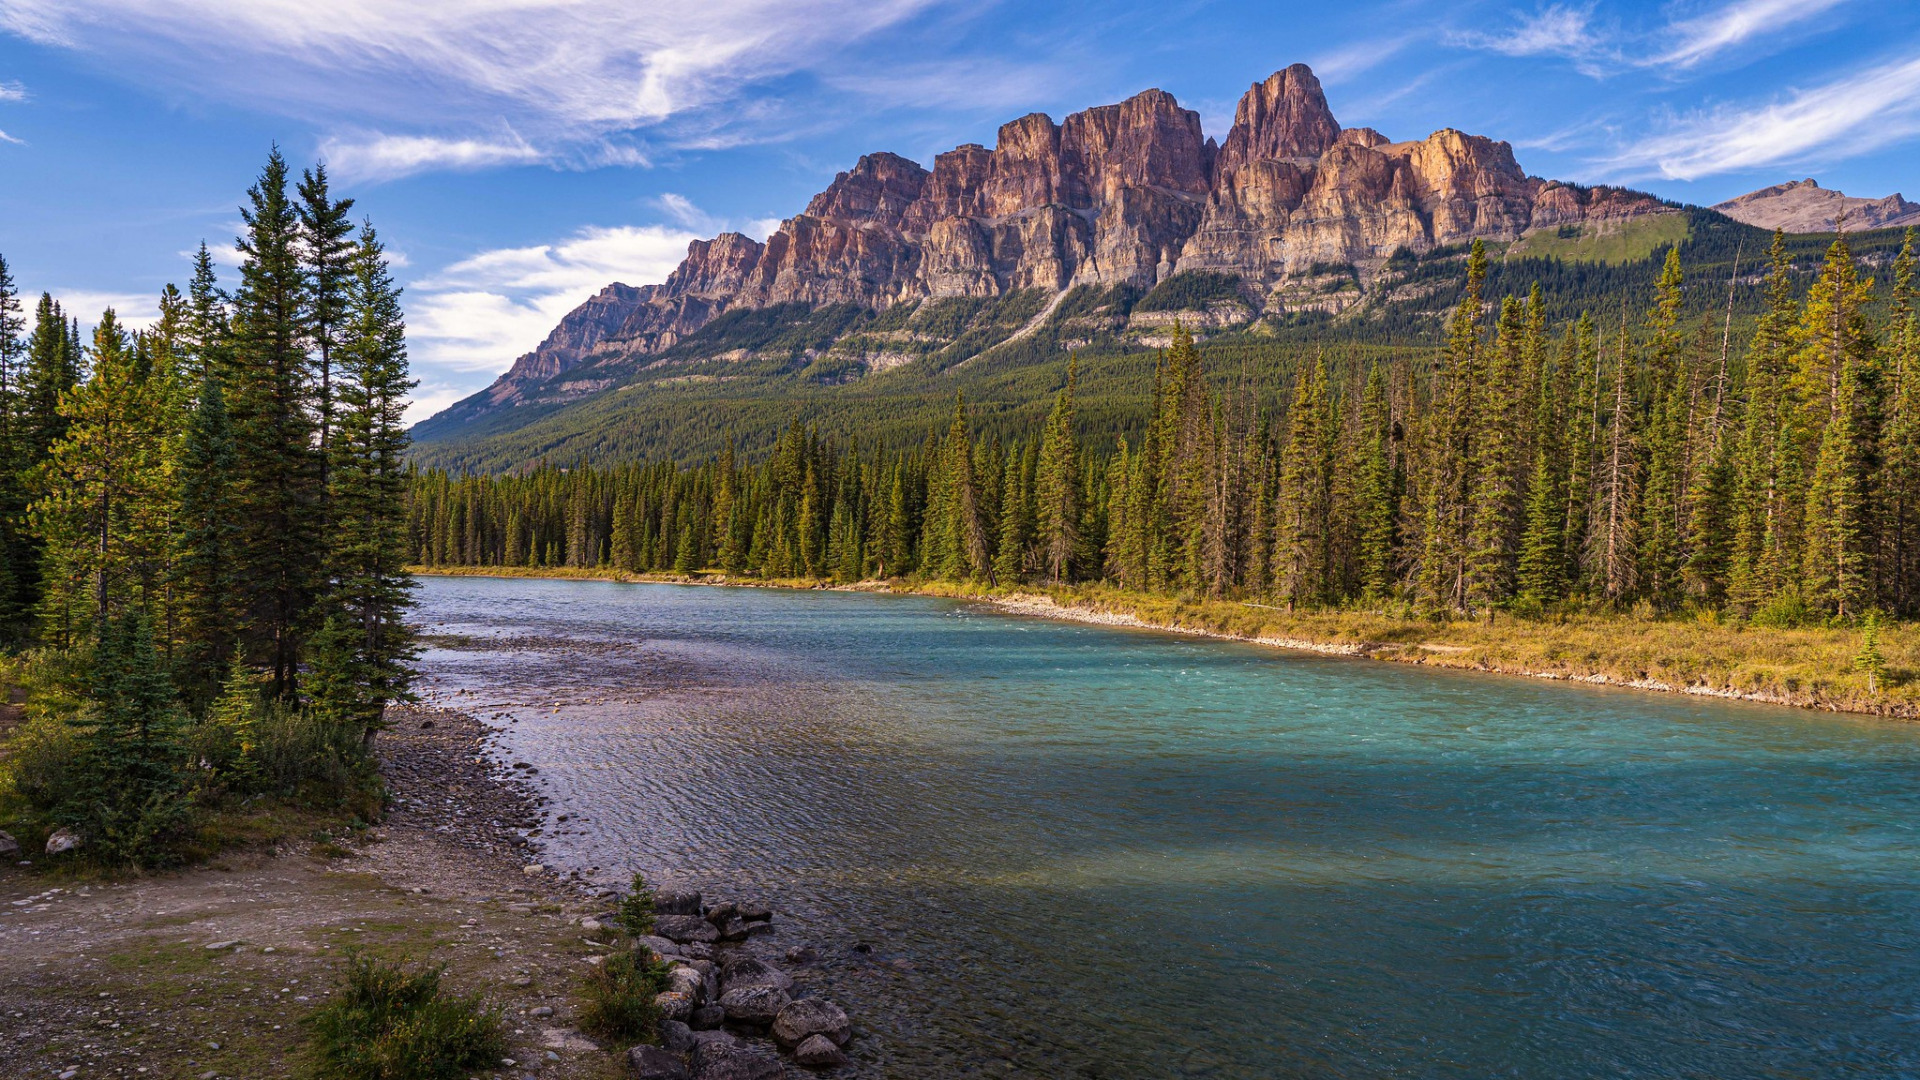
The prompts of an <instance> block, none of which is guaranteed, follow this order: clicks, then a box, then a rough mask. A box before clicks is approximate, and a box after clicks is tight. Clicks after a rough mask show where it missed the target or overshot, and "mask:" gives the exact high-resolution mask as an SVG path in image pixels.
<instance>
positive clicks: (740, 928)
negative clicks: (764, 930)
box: [714, 915, 767, 941]
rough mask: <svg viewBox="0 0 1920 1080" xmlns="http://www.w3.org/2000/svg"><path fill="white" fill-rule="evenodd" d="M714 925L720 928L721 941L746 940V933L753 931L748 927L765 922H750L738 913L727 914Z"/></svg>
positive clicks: (761, 924)
mask: <svg viewBox="0 0 1920 1080" xmlns="http://www.w3.org/2000/svg"><path fill="white" fill-rule="evenodd" d="M714 925H716V926H718V927H719V928H720V940H721V941H745V940H747V935H748V934H750V933H752V932H753V931H752V930H751V929H749V928H750V927H756V926H765V925H767V924H766V923H750V922H747V921H746V920H745V919H742V918H740V917H739V916H738V915H729V916H727V918H726V919H725V920H723V921H721V922H719V923H715V924H714Z"/></svg>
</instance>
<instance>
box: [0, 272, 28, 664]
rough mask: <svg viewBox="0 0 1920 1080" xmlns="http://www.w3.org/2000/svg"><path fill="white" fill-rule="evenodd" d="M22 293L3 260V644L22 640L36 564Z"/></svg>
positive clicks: (0, 415)
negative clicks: (30, 572) (28, 572)
mask: <svg viewBox="0 0 1920 1080" xmlns="http://www.w3.org/2000/svg"><path fill="white" fill-rule="evenodd" d="M20 312H21V308H20V292H19V289H18V287H17V286H15V284H14V281H13V271H12V270H11V269H10V268H9V267H8V266H7V260H6V259H5V258H4V257H0V642H5V641H7V640H8V639H10V638H12V637H13V636H15V634H17V633H18V632H19V631H20V629H21V623H22V621H23V616H24V615H25V610H26V607H27V602H28V597H27V595H26V589H27V584H28V583H26V582H23V581H22V580H21V579H20V574H21V571H22V570H24V569H25V567H26V566H27V565H29V563H30V562H31V561H32V555H31V552H30V551H29V549H28V545H29V540H28V537H27V521H26V511H27V501H28V500H27V487H26V482H25V481H26V477H25V475H24V467H25V461H24V455H23V450H24V446H23V439H24V432H23V431H22V427H23V423H22V422H23V421H24V419H25V416H24V414H23V411H22V404H23V398H22V395H21V387H20V379H21V376H22V375H23V374H24V372H23V370H22V368H23V364H24V360H25V358H26V343H25V341H24V340H23V339H22V338H21V336H20V335H21V332H22V331H24V330H25V329H26V325H27V324H26V320H25V319H23V318H22V317H21V314H20Z"/></svg>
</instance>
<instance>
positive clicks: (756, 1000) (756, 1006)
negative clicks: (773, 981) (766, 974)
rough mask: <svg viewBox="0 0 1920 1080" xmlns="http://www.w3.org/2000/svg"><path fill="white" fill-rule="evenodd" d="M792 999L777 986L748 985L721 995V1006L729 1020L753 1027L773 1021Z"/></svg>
mask: <svg viewBox="0 0 1920 1080" xmlns="http://www.w3.org/2000/svg"><path fill="white" fill-rule="evenodd" d="M791 1001H793V998H791V997H789V996H788V995H787V992H786V991H785V990H782V989H780V988H779V987H777V986H748V987H743V988H741V989H738V990H729V991H727V992H726V993H724V994H721V995H720V1007H721V1008H722V1009H725V1010H726V1012H727V1021H728V1022H729V1023H734V1024H746V1025H749V1026H752V1027H766V1026H767V1025H768V1024H771V1023H773V1019H774V1017H776V1016H779V1015H780V1010H781V1009H784V1008H786V1007H787V1005H788V1003H790V1002H791Z"/></svg>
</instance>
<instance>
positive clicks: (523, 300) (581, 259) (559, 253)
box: [405, 225, 698, 420]
mask: <svg viewBox="0 0 1920 1080" xmlns="http://www.w3.org/2000/svg"><path fill="white" fill-rule="evenodd" d="M697 238H698V234H696V233H693V232H689V231H686V230H684V229H680V228H672V227H668V226H664V225H634V226H623V227H620V228H589V229H583V230H581V231H580V232H578V233H575V234H574V235H573V236H570V237H568V238H567V239H565V240H562V241H559V242H558V243H553V244H536V245H532V246H528V247H517V248H497V249H494V250H491V251H483V252H480V253H478V254H476V255H472V256H469V257H468V258H465V259H462V260H460V261H459V262H456V263H454V264H452V265H451V266H448V267H446V268H445V269H443V270H441V271H439V272H438V273H435V274H432V275H429V276H427V277H424V278H420V279H418V280H416V281H414V282H413V283H412V284H411V285H409V286H408V288H407V293H406V297H405V301H406V309H407V336H408V339H409V342H410V344H411V346H412V354H413V360H414V367H415V369H416V371H417V374H418V377H419V378H420V382H421V392H420V393H419V394H418V395H417V396H416V398H415V401H414V404H413V407H412V409H411V410H410V413H409V415H410V418H411V419H415V420H419V419H424V418H426V417H427V416H430V415H432V414H433V413H434V412H436V411H438V410H439V409H441V408H444V407H445V406H447V405H449V404H451V403H452V402H454V401H456V400H458V399H460V398H462V397H465V396H466V395H468V394H471V393H473V392H474V391H475V390H478V389H479V388H480V387H482V386H484V385H485V384H486V383H487V382H488V381H490V380H491V378H492V376H494V375H495V374H498V373H499V372H500V371H503V370H505V368H506V367H507V365H508V364H510V363H512V362H513V360H514V358H515V357H517V356H519V355H521V354H522V353H525V352H527V351H529V350H531V349H532V348H533V347H534V346H536V345H538V344H540V342H541V341H542V340H543V339H545V338H546V336H547V334H548V333H549V332H551V331H552V330H553V328H554V326H555V325H556V324H557V323H559V321H560V319H561V317H562V316H564V315H565V314H566V313H567V312H569V311H572V310H573V309H574V308H575V307H578V306H579V305H580V303H581V302H582V301H584V300H586V299H587V298H588V297H590V296H592V295H593V294H594V293H596V292H599V291H600V290H601V289H602V288H604V287H605V286H606V285H607V284H608V283H610V282H614V281H619V282H624V283H626V284H630V285H646V284H652V283H656V282H659V281H662V280H665V278H666V276H667V275H668V274H670V273H672V272H673V268H674V267H676V266H678V265H679V264H680V260H681V259H683V258H685V257H686V254H687V244H688V243H689V242H691V241H693V240H695V239H697Z"/></svg>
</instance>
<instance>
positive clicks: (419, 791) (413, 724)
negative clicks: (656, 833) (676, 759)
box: [381, 706, 856, 1080]
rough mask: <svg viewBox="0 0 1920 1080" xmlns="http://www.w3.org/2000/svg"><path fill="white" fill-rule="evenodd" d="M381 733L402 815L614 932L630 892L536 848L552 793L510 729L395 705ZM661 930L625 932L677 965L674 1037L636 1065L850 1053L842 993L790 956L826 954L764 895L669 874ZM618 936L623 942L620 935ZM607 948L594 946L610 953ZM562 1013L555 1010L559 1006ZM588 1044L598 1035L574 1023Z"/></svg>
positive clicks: (674, 1071)
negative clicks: (783, 944)
mask: <svg viewBox="0 0 1920 1080" xmlns="http://www.w3.org/2000/svg"><path fill="white" fill-rule="evenodd" d="M390 723H391V725H392V726H391V727H390V728H389V730H388V732H387V733H385V734H384V735H383V736H382V739H381V759H382V760H381V767H382V772H383V774H384V775H386V776H387V778H388V783H389V785H390V787H391V789H392V792H393V802H394V806H395V813H396V814H397V815H407V816H408V817H409V819H410V823H411V824H413V825H414V827H416V828H423V829H426V830H428V831H430V832H431V833H433V834H434V835H435V836H436V837H437V838H439V839H440V840H441V841H442V842H444V843H446V844H449V845H452V846H455V847H458V848H461V849H463V850H465V851H467V852H470V853H471V854H472V855H473V856H475V857H477V858H483V859H488V860H492V861H495V862H497V863H500V864H502V866H503V868H515V867H517V869H518V872H519V873H520V874H521V876H522V877H523V878H525V879H526V880H527V881H528V882H529V883H530V884H537V885H539V886H543V887H544V888H546V889H549V890H553V891H556V892H561V893H570V894H572V896H573V897H574V900H575V903H576V904H586V905H588V906H589V907H590V908H591V909H592V910H590V911H589V912H588V913H586V914H583V915H579V916H577V917H576V918H575V919H574V922H575V925H576V928H577V929H578V930H579V931H581V932H582V933H584V934H586V935H588V936H589V937H588V940H589V941H590V943H591V942H592V941H593V939H599V938H605V937H609V936H612V932H613V931H614V930H615V928H616V927H617V926H618V925H619V917H620V916H619V912H618V911H617V910H616V909H615V906H616V905H617V904H618V903H619V902H620V901H621V900H623V899H624V897H623V896H622V895H621V894H620V893H619V892H618V891H617V890H614V889H609V888H606V887H603V886H599V885H596V884H595V883H594V882H592V881H591V880H589V879H587V878H585V877H583V876H582V875H581V873H580V872H579V871H578V870H572V869H561V868H557V867H550V866H548V865H546V864H544V863H541V862H539V861H537V858H538V856H537V849H536V845H537V839H538V837H539V836H540V834H541V832H542V824H541V823H542V820H543V818H544V816H545V815H544V813H543V811H542V809H541V807H542V806H543V805H544V804H545V803H546V802H547V800H546V799H545V797H544V796H542V795H540V794H539V793H538V792H537V791H536V790H534V787H533V784H532V783H531V782H530V781H529V779H528V777H527V773H526V771H524V770H523V769H522V768H518V767H515V766H504V765H503V764H502V763H501V761H500V759H499V758H498V757H497V756H494V755H491V754H490V753H489V750H490V745H489V744H490V742H491V740H492V739H493V738H494V737H495V736H496V735H497V734H498V732H497V731H496V730H495V729H493V728H490V727H488V726H487V725H485V724H483V723H482V722H480V721H479V720H478V719H477V718H475V717H473V716H471V715H470V714H467V713H464V712H460V711H457V710H453V709H445V708H429V707H417V706H416V707H407V708H402V709H395V710H393V714H392V716H391V717H390ZM654 911H655V913H656V915H655V926H654V929H653V932H652V933H651V934H648V935H644V936H641V937H638V938H635V939H633V940H632V941H631V942H629V943H626V947H630V948H632V949H634V950H636V951H637V952H640V953H641V954H642V959H646V958H647V955H649V954H650V955H651V956H653V957H657V958H658V959H659V960H660V961H661V962H662V963H664V964H665V965H666V967H667V972H668V975H667V977H668V988H667V989H666V990H664V991H662V992H661V993H660V994H659V995H658V996H657V997H656V998H655V1001H654V1004H655V1005H656V1006H657V1007H658V1008H659V1010H660V1014H661V1017H662V1021H661V1025H660V1027H661V1030H660V1035H661V1045H659V1046H653V1045H641V1046H636V1047H633V1048H632V1049H631V1050H630V1051H629V1053H628V1055H627V1059H628V1065H629V1069H630V1074H631V1075H633V1076H636V1077H639V1078H641V1080H776V1078H779V1077H783V1076H786V1075H788V1063H789V1062H790V1063H791V1064H792V1065H795V1066H803V1067H805V1071H806V1072H807V1073H811V1072H815V1071H819V1070H828V1069H833V1068H837V1067H839V1066H842V1065H846V1064H848V1063H849V1060H850V1059H849V1057H848V1055H847V1052H846V1050H845V1049H844V1048H845V1047H847V1046H848V1045H849V1044H850V1043H851V1041H852V1040H853V1038H854V1036H855V1033H856V1032H855V1029H854V1027H853V1024H852V1022H851V1021H850V1020H849V1019H848V1017H847V1014H846V1013H845V1012H844V1011H843V1010H842V1009H841V1008H840V1007H839V1006H838V1005H836V1004H834V1003H833V1002H831V1001H828V1000H827V999H826V998H824V997H822V996H819V995H817V994H813V993H810V992H809V991H807V990H806V989H803V988H801V987H800V986H799V985H798V984H797V983H796V980H795V979H794V977H793V975H792V974H790V973H789V971H788V969H789V968H804V967H807V966H810V965H813V964H815V963H817V962H818V960H819V957H818V954H817V953H816V952H815V950H814V949H812V948H810V947H808V946H805V945H793V946H790V947H787V948H784V949H782V948H780V947H779V946H777V945H775V944H773V943H772V941H771V938H772V937H774V936H775V935H776V933H777V930H776V927H775V921H774V918H775V912H774V910H773V909H772V908H771V907H770V906H768V905H767V904H764V903H761V902H758V901H753V900H740V901H735V900H728V899H720V898H715V897H710V896H703V895H702V894H701V893H700V892H697V891H693V890H688V889H681V888H673V887H662V888H659V889H657V890H656V891H655V894H654ZM610 944H611V943H610ZM604 956H605V954H604V953H603V954H600V955H594V956H589V957H587V958H586V959H587V962H589V963H596V962H602V961H603V960H604ZM549 1015H551V1010H549ZM563 1038H564V1039H565V1040H570V1041H572V1042H574V1043H575V1044H576V1045H579V1044H583V1043H586V1042H590V1040H587V1039H586V1037H585V1036H583V1035H581V1034H580V1033H578V1032H574V1031H567V1032H564V1033H563Z"/></svg>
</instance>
